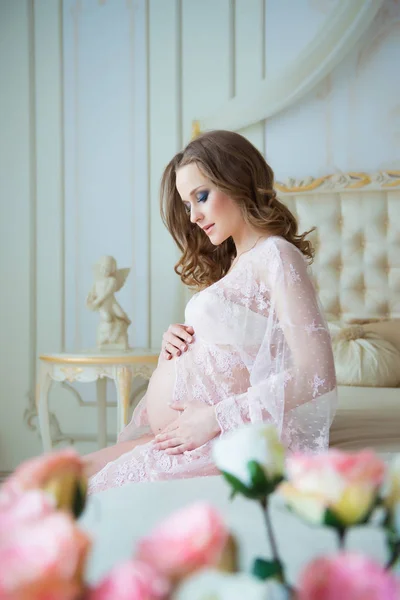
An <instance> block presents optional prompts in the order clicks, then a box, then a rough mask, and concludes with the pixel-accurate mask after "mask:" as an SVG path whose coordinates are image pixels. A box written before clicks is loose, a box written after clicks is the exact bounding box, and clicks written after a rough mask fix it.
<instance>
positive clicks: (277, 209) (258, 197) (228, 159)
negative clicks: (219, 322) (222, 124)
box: [161, 130, 314, 289]
mask: <svg viewBox="0 0 400 600" xmlns="http://www.w3.org/2000/svg"><path fill="white" fill-rule="evenodd" d="M190 163H196V165H197V167H198V168H199V169H200V171H201V172H202V173H203V175H204V176H205V177H207V179H209V181H210V182H211V183H212V184H213V185H214V186H215V187H217V188H218V189H219V190H221V191H222V192H224V193H225V194H227V195H228V196H230V197H231V198H232V199H233V200H235V201H236V202H237V204H238V206H239V207H240V208H241V210H242V213H243V218H244V220H245V222H246V223H248V224H249V225H251V226H252V227H253V228H254V229H256V230H257V231H259V232H260V235H262V234H263V233H265V235H278V236H281V237H283V238H285V239H286V240H288V242H291V243H292V244H293V245H294V246H296V247H297V248H298V249H299V250H300V251H301V252H302V253H303V254H304V255H305V256H306V257H307V258H308V259H309V261H310V262H312V259H313V256H314V251H313V248H312V246H311V243H310V241H309V240H307V239H306V236H307V235H308V234H309V233H310V231H307V232H305V233H303V234H299V233H298V224H297V221H296V218H295V216H294V215H293V214H292V213H291V212H290V210H289V209H288V208H287V207H286V206H285V205H284V204H282V202H280V201H279V200H278V198H277V196H276V192H275V190H274V173H273V171H272V169H271V167H270V166H269V165H268V164H267V162H266V161H265V159H264V157H263V156H262V154H261V153H260V152H259V151H258V150H257V148H255V147H254V146H253V145H252V144H251V143H250V142H249V141H248V140H247V139H246V138H245V137H243V136H241V135H239V134H238V133H234V132H232V131H222V130H216V131H209V132H207V133H203V134H202V135H200V136H199V137H197V138H195V139H194V140H192V141H191V142H190V143H189V144H188V145H187V146H186V148H185V149H184V150H183V151H181V152H178V153H177V154H176V155H175V156H174V158H173V159H172V160H171V161H170V162H169V164H168V165H167V167H166V168H165V171H164V174H163V177H162V180H161V217H162V219H163V221H164V223H165V225H166V227H167V228H168V230H169V232H170V233H171V235H172V237H173V238H174V240H175V242H176V244H177V245H178V247H179V249H180V250H181V252H182V256H181V258H180V259H179V261H178V263H177V264H176V265H175V271H176V273H178V275H180V278H181V280H182V281H183V283H184V284H186V285H188V286H190V287H192V288H196V289H203V288H205V287H208V286H209V285H211V284H213V283H215V282H216V281H218V280H219V279H221V277H223V276H224V275H225V274H226V273H227V272H228V271H229V268H230V266H231V264H232V260H233V259H234V258H235V256H236V247H235V244H234V242H233V240H232V238H228V239H227V240H225V241H224V242H223V243H222V244H220V245H219V246H214V245H213V244H212V243H211V241H210V240H209V238H208V236H207V235H206V234H205V233H204V232H203V231H202V229H200V227H198V226H197V225H195V224H193V223H191V221H190V219H189V217H188V214H187V212H186V209H185V206H184V204H183V202H182V199H181V197H180V196H179V193H178V191H177V189H176V172H177V170H178V169H179V168H180V167H183V166H184V165H188V164H190Z"/></svg>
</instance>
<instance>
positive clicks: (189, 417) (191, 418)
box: [155, 400, 221, 454]
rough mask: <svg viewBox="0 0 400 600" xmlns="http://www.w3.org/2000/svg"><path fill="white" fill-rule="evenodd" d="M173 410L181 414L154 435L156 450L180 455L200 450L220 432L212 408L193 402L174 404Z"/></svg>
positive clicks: (202, 403)
mask: <svg viewBox="0 0 400 600" xmlns="http://www.w3.org/2000/svg"><path fill="white" fill-rule="evenodd" d="M173 408H174V409H175V410H177V411H180V412H181V414H180V416H179V417H178V418H177V419H176V420H175V421H173V422H172V423H171V424H170V425H168V427H166V428H165V429H164V431H163V432H162V433H160V434H158V435H156V437H155V443H156V447H157V449H158V450H165V451H166V453H167V454H182V453H183V452H186V451H187V450H195V449H196V448H200V446H203V444H206V443H207V442H208V441H210V440H212V439H213V438H215V437H216V436H217V435H218V434H219V433H220V432H221V430H220V427H219V425H218V422H217V418H216V416H215V410H214V406H209V405H208V404H204V402H200V401H195V400H194V401H192V402H190V403H189V404H188V405H184V404H177V403H174V406H173Z"/></svg>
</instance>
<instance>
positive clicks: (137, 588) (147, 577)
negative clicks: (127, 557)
mask: <svg viewBox="0 0 400 600" xmlns="http://www.w3.org/2000/svg"><path fill="white" fill-rule="evenodd" d="M169 590H170V585H169V583H168V580H167V579H165V578H164V577H163V576H162V575H159V573H157V571H155V570H154V569H153V567H151V566H150V565H148V564H146V563H144V562H140V561H133V560H131V561H126V562H124V563H122V564H120V565H118V566H116V567H114V569H112V571H111V572H110V573H109V574H108V575H107V576H106V577H105V579H103V581H102V582H101V583H100V584H99V585H98V586H97V587H95V588H93V589H92V590H91V591H90V592H89V595H88V598H87V600H161V599H163V598H167V594H168V592H169Z"/></svg>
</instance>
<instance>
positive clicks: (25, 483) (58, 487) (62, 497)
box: [0, 449, 87, 516]
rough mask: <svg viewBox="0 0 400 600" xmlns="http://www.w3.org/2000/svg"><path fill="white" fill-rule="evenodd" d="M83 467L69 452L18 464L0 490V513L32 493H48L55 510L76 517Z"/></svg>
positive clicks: (81, 496) (83, 486) (83, 484)
mask: <svg viewBox="0 0 400 600" xmlns="http://www.w3.org/2000/svg"><path fill="white" fill-rule="evenodd" d="M86 487H87V480H86V477H85V475H84V464H83V461H82V459H81V457H80V456H79V454H78V453H77V452H76V451H75V450H72V449H67V450H61V451H59V452H53V453H51V454H45V455H43V456H38V457H36V458H33V459H30V460H27V461H25V462H24V463H22V464H21V465H20V466H19V467H18V468H17V469H16V470H15V471H14V473H13V474H12V475H10V477H8V479H6V481H5V482H4V483H3V485H2V486H1V488H0V510H1V509H2V508H7V506H9V505H11V504H12V503H13V501H14V499H15V498H17V497H18V496H20V495H21V494H23V493H24V492H26V491H28V490H32V489H41V490H44V491H46V492H48V493H50V494H51V495H52V496H53V497H54V499H55V502H56V507H57V508H59V509H61V510H67V511H70V512H72V513H73V514H74V515H75V516H79V515H80V514H81V512H82V511H83V508H84V505H85V499H86Z"/></svg>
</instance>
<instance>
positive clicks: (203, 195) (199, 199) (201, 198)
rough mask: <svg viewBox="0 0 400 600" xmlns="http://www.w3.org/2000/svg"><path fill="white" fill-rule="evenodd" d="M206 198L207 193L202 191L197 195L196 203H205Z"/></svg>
mask: <svg viewBox="0 0 400 600" xmlns="http://www.w3.org/2000/svg"><path fill="white" fill-rule="evenodd" d="M207 198H208V192H207V191H203V192H199V193H198V194H197V202H206V201H207Z"/></svg>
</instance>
